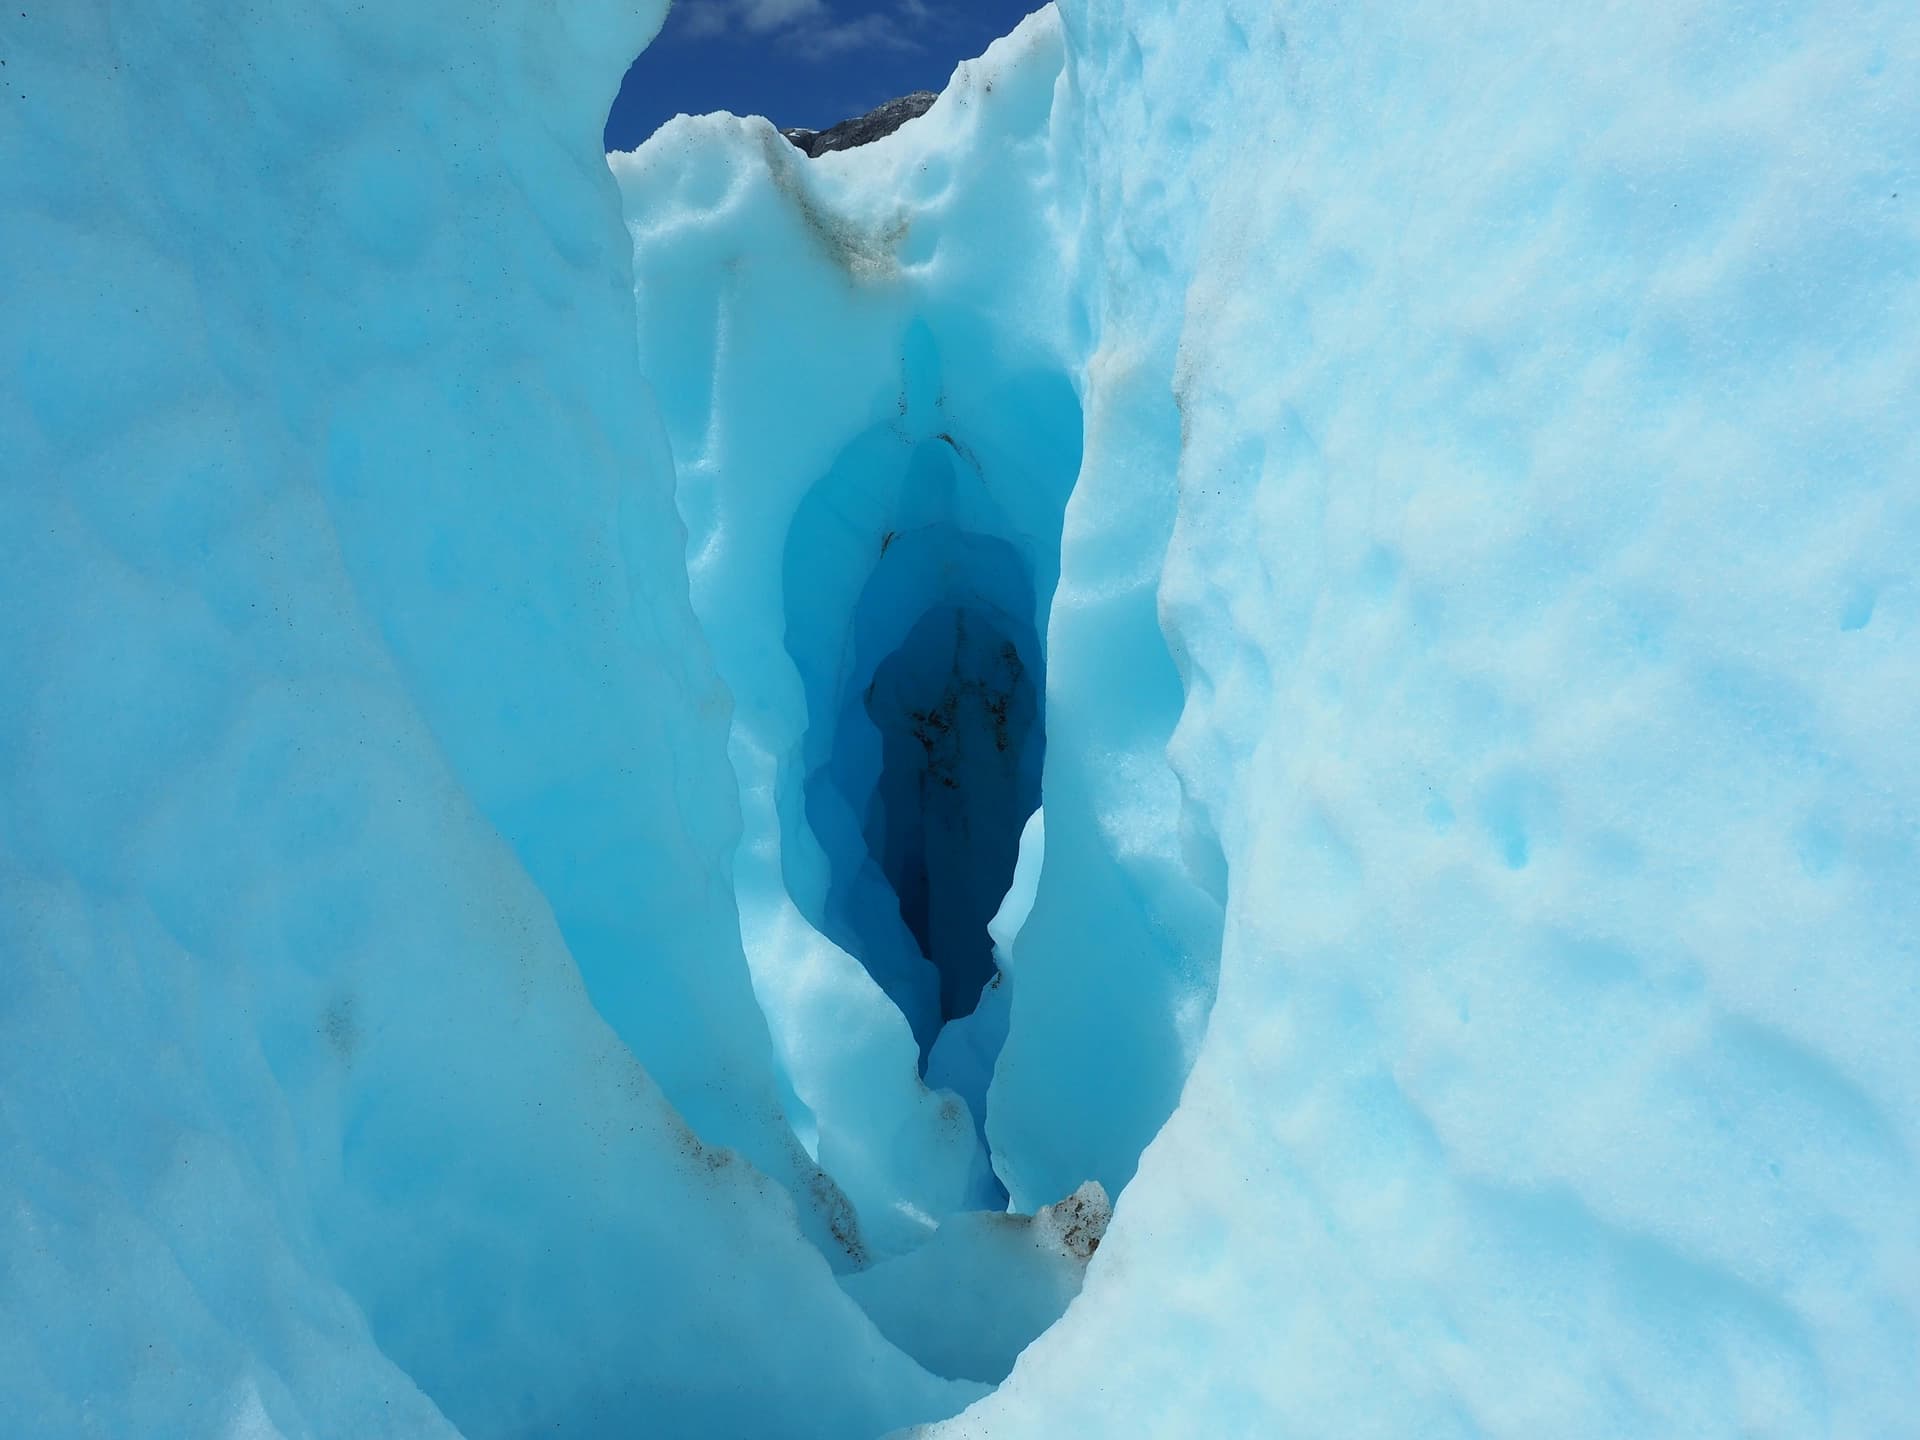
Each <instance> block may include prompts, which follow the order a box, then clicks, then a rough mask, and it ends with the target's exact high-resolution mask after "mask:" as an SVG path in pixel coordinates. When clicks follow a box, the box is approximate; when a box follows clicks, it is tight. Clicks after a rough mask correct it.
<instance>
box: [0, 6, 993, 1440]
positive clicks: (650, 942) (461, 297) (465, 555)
mask: <svg viewBox="0 0 1920 1440" xmlns="http://www.w3.org/2000/svg"><path fill="white" fill-rule="evenodd" d="M660 8H661V7H659V6H657V5H640V6H635V5H630V4H629V5H620V4H603V3H586V4H571V5H569V6H567V7H566V8H565V13H564V15H562V14H560V13H559V12H557V11H555V10H554V9H552V8H551V7H546V6H539V5H521V4H517V3H500V4H495V5H489V6H485V7H472V6H463V5H454V4H437V3H423V4H413V5H409V6H407V7H404V8H398V7H390V6H380V7H364V6H357V5H336V4H323V3H308V0H294V3H288V4H277V5H275V6H272V7H253V8H251V9H246V10H244V11H235V10H234V9H233V8H232V7H229V6H222V5H215V4H200V3H186V4H167V5H120V4H108V3H92V0H75V3H72V4H61V5H49V6H33V7H29V9H27V10H26V11H24V12H22V13H20V14H19V15H17V16H16V15H14V14H9V15H8V16H7V17H6V19H5V21H4V27H3V28H0V58H3V59H4V60H5V62H6V63H5V68H4V71H0V74H4V76H5V79H6V84H7V87H8V88H7V92H6V101H5V104H6V108H5V118H4V122H0V211H4V213H5V215H6V222H5V224H4V226H0V274H4V276H5V277H6V278H5V281H4V282H3V283H4V285H5V291H6V302H5V304H4V305H3V306H0V376H4V384H0V574H4V576H5V580H4V583H5V586H6V593H7V597H8V598H7V603H6V604H5V605H4V606H0V674H4V676H5V677H6V678H5V682H4V684H0V1433H5V1434H7V1435H9V1436H22V1437H24V1436H35V1437H59V1436H67V1435H81V1434H86V1435H111V1436H115V1437H130V1436H136V1435H203V1434H204V1435H218V1436H223V1437H225V1436H240V1435H247V1436H254V1435H270V1434H271V1435H285V1436H289V1437H295V1436H311V1437H335V1436H346V1435H353V1436H366V1435H383V1434H391V1435H396V1436H402V1435H403V1436H418V1435H427V1434H446V1435H451V1434H454V1433H456V1428H457V1433H462V1434H466V1435H470V1436H476V1437H477V1436H489V1435H491V1436H510V1435H525V1434H530V1433H535V1432H536V1431H537V1432H538V1433H542V1434H547V1433H554V1434H562V1435H574V1436H581V1437H586V1436H603V1435H607V1434H634V1433H656V1434H685V1435H693V1434H700V1435H739V1436H762V1435H766V1434H769V1433H790V1434H812V1435H819V1436H839V1435H846V1434H853V1433H860V1434H875V1433H878V1432H880V1431H882V1430H885V1429H888V1428H890V1427H892V1426H894V1425H897V1424H900V1423H903V1422H906V1421H909V1420H913V1419H918V1418H925V1417H928V1416H932V1415H937V1414H945V1413H951V1412H952V1411H953V1410H954V1409H957V1408H958V1407H959V1406H960V1405H961V1404H962V1403H964V1402H965V1400H966V1399H968V1398H971V1397H972V1396H973V1395H974V1394H977V1393H978V1387H970V1386H950V1385H947V1384H945V1383H944V1382H941V1381H938V1380H935V1379H934V1378H932V1377H930V1376H929V1375H928V1374H927V1373H926V1372H925V1371H923V1370H922V1369H921V1368H920V1367H919V1366H918V1365H917V1364H915V1363H914V1362H913V1361H911V1360H909V1359H907V1358H906V1357H905V1356H904V1355H902V1353H901V1352H900V1351H899V1350H897V1349H896V1348H894V1347H893V1346H892V1345H891V1344H890V1343H888V1342H887V1341H886V1340H885V1339H883V1338H882V1336H881V1335H880V1334H879V1333H878V1332H877V1331H876V1330H875V1329H874V1327H873V1326H872V1324H871V1323H870V1322H869V1321H868V1320H867V1319H866V1317H865V1316H864V1315H863V1314H862V1313H861V1311H860V1310H859V1309H858V1308H857V1307H856V1306H855V1304H854V1303H853V1302H852V1301H851V1300H849V1299H848V1298H847V1297H846V1296H844V1295H843V1294H842V1293H841V1292H840V1290H839V1289H838V1287H837V1286H836V1285H835V1284H834V1282H833V1278H832V1271H831V1269H830V1265H829V1261H828V1259H827V1258H823V1257H824V1256H831V1257H832V1259H833V1263H834V1264H837V1265H839V1266H840V1267H841V1268H851V1266H853V1265H854V1264H856V1263H858V1262H859V1260H860V1259H861V1258H863V1255H864V1242H863V1241H862V1239H861V1235H860V1232H859V1229H858V1218H857V1216H855V1215H854V1214H853V1212H852V1210H851V1208H850V1206H849V1205H848V1203H847V1202H846V1200H845V1198H844V1196H843V1195H842V1194H841V1192H840V1191H839V1190H838V1189H837V1188H836V1187H835V1186H834V1185H833V1183H832V1181H831V1180H829V1179H828V1178H826V1177H825V1176H824V1175H823V1174H822V1173H821V1172H820V1171H819V1170H818V1168H817V1167H816V1166H815V1165H814V1163H813V1161H812V1160H811V1159H810V1158H808V1157H807V1155H806V1154H805V1151H804V1149H803V1148H802V1147H801V1146H800V1144H799V1143H798V1141H797V1139H796V1138H795V1136H794V1135H793V1133H792V1129H791V1127H790V1125H789V1122H788V1119H787V1115H788V1113H789V1112H790V1111H797V1109H798V1107H797V1103H796V1102H795V1101H794V1100H793V1098H792V1096H791V1092H790V1090H789V1089H788V1088H787V1087H786V1086H785V1085H784V1084H783V1083H782V1081H781V1079H780V1076H779V1071H778V1070H777V1068H776V1066H775V1064H774V1058H773V1052H772V1048H771V1043H770V1037H769V1034H768V1031H767V1028H766V1025H765V1022H764V1021H763V1020H762V1019H761V1017H760V1012H759V1010H758V1007H757V1005H756V1004H755V1003H754V999H753V994H752V990H751V985H750V982H749V978H748V975H747V971H746V968H745V964H744V959H743V956H742V953H741V950H740V944H739V938H738V930H737V927H736V923H735V920H734V910H733V902H732V898H731V890H730V883H729V878H728V875H727V860H728V856H729V855H730V852H731V849H732V845H733V843H734V840H735V837H736V835H737V824H738V818H737V817H738V807H737V804H736V802H735V800H734V798H733V795H734V791H733V782H732V773H731V771H730V770H729V769H728V767H727V761H726V755H725V748H724V746H725V731H726V717H727V706H728V702H727V697H726V694H725V692H724V691H723V690H722V689H721V688H720V686H719V685H718V683H717V682H716V680H715V677H714V674H713V671H712V668H711V663H710V661H709V660H708V658H707V654H706V651H705V649H704V647H703V645H702V643H701V640H700V637H699V634H698V631H697V630H696V628H695V625H694V621H693V617H692V613H691V611H690V609H689V608H688V604H687V598H686V582H685V570H684V564H683V560H682V554H683V544H684V540H683V532H682V531H681V529H680V527H679V524H678V521H677V519H676V517H675V515H674V511H673V505H672V499H671V493H672V485H671V468H670V460H669V458H668V456H667V454H666V451H665V448H664V445H663V444H662V442H661V439H660V435H659V432H658V429H657V423H656V422H655V421H654V420H653V418H652V415H651V413H650V412H649V411H648V410H647V409H646V407H645V406H644V405H642V404H637V403H636V396H638V395H640V394H642V393H643V382H642V380H641V378H640V374H639V371H638V368H637V356H636V352H635V348H634V343H633V327H632V306H631V302H630V300H629V298H628V297H629V295H630V292H631V279H630V271H629V262H628V258H627V257H628V247H627V242H626V237H625V234H624V232H623V230H622V228H621V225H620V220H619V212H618V201H617V197H616V194H615V191H614V188H613V184H612V181H611V180H610V178H609V177H608V175H607V172H606V169H605V166H604V163H603V161H602V159H601V157H600V154H599V146H598V136H599V127H600V123H601V120H602V117H603V116H604V112H605V107H606V103H607V100H608V97H609V96H610V94H611V91H612V88H613V85H614V83H615V82H616V80H617V78H618V76H619V73H620V71H621V69H622V67H623V66H624V65H625V63H626V61H627V60H628V59H629V58H630V57H631V56H632V54H633V53H634V52H635V50H636V49H637V48H638V47H639V46H640V45H641V44H642V43H643V42H644V41H645V40H646V38H647V37H648V35H649V34H650V33H651V31H652V29H653V28H654V26H655V25H656V24H657V23H658V20H659V13H660ZM583 980H584V982H585V984H584V986H583V984H582V981H583ZM669 1101H670V1102H671V1104H669ZM689 1122H690V1123H691V1124H692V1126H694V1127H696V1128H697V1132H698V1134H697V1135H696V1133H695V1129H690V1128H689ZM768 1177H770V1178H768Z"/></svg>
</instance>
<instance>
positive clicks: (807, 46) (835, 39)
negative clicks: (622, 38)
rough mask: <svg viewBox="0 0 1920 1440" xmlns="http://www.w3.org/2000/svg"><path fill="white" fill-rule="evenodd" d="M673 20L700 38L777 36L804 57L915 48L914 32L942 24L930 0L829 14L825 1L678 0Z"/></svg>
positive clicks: (897, 1)
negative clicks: (851, 14)
mask: <svg viewBox="0 0 1920 1440" xmlns="http://www.w3.org/2000/svg"><path fill="white" fill-rule="evenodd" d="M675 12H676V13H675V20H676V23H677V25H678V28H679V31H680V33H681V34H682V35H684V36H687V37H688V38H691V39H704V38H710V37H713V36H716V35H725V34H728V33H729V32H733V31H741V32H744V33H746V34H749V35H779V36H780V37H781V38H782V39H784V40H787V41H790V42H791V43H792V46H793V53H794V54H795V55H797V56H799V57H800V58H801V59H804V60H825V59H829V58H831V57H832V56H835V55H843V54H846V53H847V52H848V51H851V50H894V51H901V50H917V49H919V48H920V41H919V39H918V38H917V37H916V34H915V32H916V31H921V30H926V29H929V28H932V27H934V26H937V25H939V24H940V23H941V21H942V17H941V15H940V13H939V10H938V9H937V7H936V6H935V5H934V4H932V3H930V0H895V4H894V7H893V9H892V10H891V11H890V12H880V13H875V14H869V15H861V16H857V17H855V18H854V19H851V20H838V19H835V18H834V14H833V11H832V10H831V9H830V8H829V6H828V3H827V0H680V3H679V4H678V5H677V6H676V7H675Z"/></svg>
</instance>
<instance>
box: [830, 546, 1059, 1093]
mask: <svg viewBox="0 0 1920 1440" xmlns="http://www.w3.org/2000/svg"><path fill="white" fill-rule="evenodd" d="M1033 614H1034V599H1033V584H1032V580H1031V578H1030V577H1029V575H1028V573H1027V571H1026V569H1025V567H1024V565H1023V564H1022V562H1021V560H1020V558H1019V556H1018V555H1017V553H1016V552H1015V551H1014V550H1013V548H1012V547H1011V546H1010V545H1008V544H1007V543H1006V542H1005V541H1002V540H997V539H994V538H991V537H987V536H982V535H979V534H975V533H969V532H966V531H962V530H960V529H958V528H957V527H955V526H953V525H952V524H950V523H946V522H941V523H936V524H931V525H927V526H924V527H921V528H918V529H915V530H912V531H908V532H906V533H900V532H898V531H891V530H889V531H887V532H884V533H883V535H882V537H881V544H880V550H879V553H878V554H877V555H876V557H875V563H874V569H873V573H872V576H871V577H870V578H869V580H868V582H867V584H866V586H865V587H864V589H863V590H862V592H861V595H860V598H859V600H858V602H857V603H856V606H855V610H854V614H853V616H852V622H851V626H850V630H851V635H850V641H851V643H850V653H849V655H848V661H849V663H848V666H847V669H846V671H845V672H844V673H843V675H842V676H841V677H840V682H839V687H838V688H839V691H840V693H839V696H838V703H837V704H836V705H835V706H834V714H833V730H832V733H831V739H830V741H829V742H828V743H827V745H826V746H825V750H826V763H825V764H824V765H823V766H822V767H821V768H820V769H819V770H817V771H816V772H815V773H814V774H813V775H812V776H811V777H810V779H809V784H808V789H807V809H808V818H809V821H810V823H811V824H812V825H813V827H814V830H815V833H816V834H817V835H819V836H820V837H821V839H822V841H823V845H824V848H825V850H826V853H827V856H828V863H829V881H828V890H827V899H826V905H825V911H824V915H823V921H824V924H825V926H826V928H827V932H828V933H829V934H830V935H831V936H833V938H835V939H836V940H837V941H839V942H840V943H841V944H842V945H843V946H844V947H845V948H846V949H847V950H848V951H849V952H850V953H852V954H853V955H855V956H856V957H858V958H859V959H860V960H861V961H862V962H863V963H864V964H865V965H866V966H867V968H868V970H869V972H870V973H871V974H872V975H873V976H874V979H875V980H876V982H877V983H879V985H880V986H881V988H882V989H883V990H885V991H886V992H887V994H888V995H889V997H891V998H892V999H893V1001H894V1003H895V1004H896V1005H898V1006H899V1007H900V1009H901V1012H902V1013H903V1014H904V1015H906V1016H907V1018H908V1020H909V1022H910V1023H911V1024H912V1025H913V1028H914V1034H915V1038H916V1039H917V1040H918V1041H919V1044H920V1049H921V1056H922V1060H923V1062H924V1060H925V1057H926V1055H927V1053H928V1052H929V1051H930V1050H931V1048H932V1045H933V1042H934V1039H935V1037H936V1036H937V1034H938V1032H939V1030H940V1028H941V1027H942V1026H943V1025H945V1024H946V1023H947V1022H948V1021H951V1020H954V1019H958V1018H960V1017H962V1016H965V1015H968V1014H971V1013H972V1011H973V1009H974V1007H975V1004H976V1003H977V1001H978V999H979V997H980V993H981V991H982V989H983V988H984V987H985V986H986V985H987V984H988V983H989V982H990V981H991V980H992V979H993V978H994V975H995V970H994V964H993V958H992V941H991V939H990V938H989V936H988V934H987V922H988V921H989V920H991V919H992V918H993V915H994V912H995V911H996V910H997V909H998V908H999V905H1000V901H1001V898H1002V897H1003V896H1004V895H1005V894H1006V890H1007V885H1008V883H1009V881H1010V880H1011V879H1012V876H1013V866H1014V860H1015V858H1016V857H1017V855H1018V853H1019V846H1020V831H1021V828H1022V826H1024V825H1025V823H1026V820H1027V817H1028V816H1029V815H1031V814H1032V813H1033V811H1034V810H1035V809H1036V808H1037V807H1038V805H1039V803H1040V767H1041V759H1042V754H1043V750H1044V746H1045V738H1044V716H1043V714H1042V701H1041V694H1042V676H1041V673H1040V658H1039V657H1040V645H1039V640H1038V637H1037V635H1036V633H1035V626H1034V620H1033Z"/></svg>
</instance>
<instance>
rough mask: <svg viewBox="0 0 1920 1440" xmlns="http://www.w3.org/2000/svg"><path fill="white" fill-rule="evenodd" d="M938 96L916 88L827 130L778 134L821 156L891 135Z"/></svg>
mask: <svg viewBox="0 0 1920 1440" xmlns="http://www.w3.org/2000/svg"><path fill="white" fill-rule="evenodd" d="M939 98H940V97H939V96H937V95H935V94H934V92H933V91H931V90H916V91H914V92H913V93H912V94H911V95H902V96H901V97H900V98H899V99H898V100H889V101H887V103H886V104H884V105H878V106H875V107H874V108H873V109H871V110H869V111H868V112H867V113H866V114H864V115H858V116H855V117H854V118H853V119H851V120H842V121H841V122H840V123H839V124H838V125H835V126H834V127H833V128H832V129H829V130H782V131H781V132H780V133H781V134H782V135H784V136H786V137H787V139H789V140H791V141H792V142H793V143H794V144H795V145H796V146H797V147H798V148H799V149H801V150H802V151H804V152H805V153H806V154H807V155H808V156H809V157H811V156H815V155H824V154H826V153H827V152H828V151H829V150H851V149H853V148H854V147H855V146H856V145H867V144H871V143H872V142H873V141H875V140H878V139H879V138H880V137H881V136H883V135H891V134H892V133H893V132H894V131H896V130H898V129H899V128H900V127H901V126H902V125H904V124H906V123H907V121H909V120H917V119H919V118H920V117H921V116H922V115H924V114H926V113H927V111H929V110H930V109H932V108H933V102H934V101H935V100H937V99H939Z"/></svg>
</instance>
